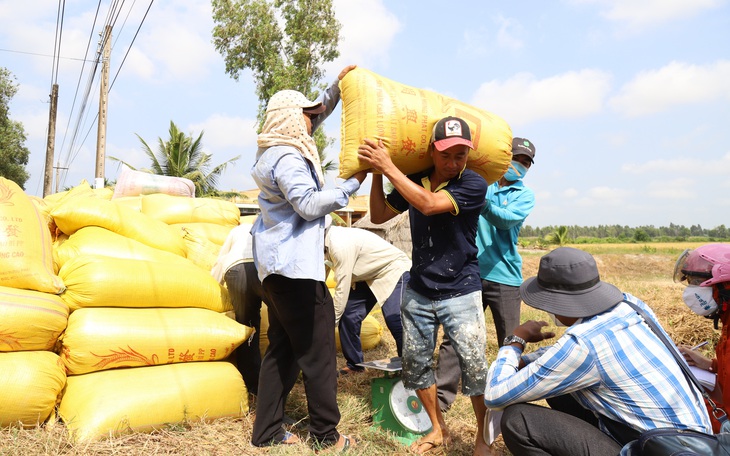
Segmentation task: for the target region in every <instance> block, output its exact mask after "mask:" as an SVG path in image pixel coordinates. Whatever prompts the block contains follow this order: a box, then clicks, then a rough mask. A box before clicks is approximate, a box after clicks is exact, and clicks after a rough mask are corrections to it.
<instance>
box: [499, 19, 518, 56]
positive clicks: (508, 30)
mask: <svg viewBox="0 0 730 456" xmlns="http://www.w3.org/2000/svg"><path fill="white" fill-rule="evenodd" d="M496 22H497V25H499V30H498V31H497V44H498V45H499V47H500V48H502V49H508V50H512V51H515V50H518V49H521V48H522V47H523V46H524V42H523V40H522V39H521V38H520V36H521V35H523V34H524V28H523V27H522V25H521V24H520V23H519V22H518V21H516V20H514V19H509V18H506V17H504V16H501V15H500V16H499V17H497V19H496Z"/></svg>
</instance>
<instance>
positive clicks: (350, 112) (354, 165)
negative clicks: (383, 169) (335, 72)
mask: <svg viewBox="0 0 730 456" xmlns="http://www.w3.org/2000/svg"><path fill="white" fill-rule="evenodd" d="M340 89H341V97H342V126H341V129H342V132H341V133H342V135H341V136H342V139H341V146H342V147H341V151H340V177H342V178H347V177H350V176H352V175H353V174H355V173H356V172H358V171H362V170H365V169H367V166H366V165H365V164H364V163H362V164H361V163H360V162H359V160H358V158H357V148H358V146H359V145H360V144H362V141H363V139H364V138H368V139H376V140H377V139H382V140H383V143H384V144H385V146H386V147H387V149H388V150H389V151H390V156H391V159H392V160H393V163H394V164H395V165H396V166H397V167H398V169H400V170H401V171H402V172H403V173H405V174H412V173H415V172H419V171H423V170H426V169H428V168H430V167H431V166H432V165H433V161H432V160H431V156H430V154H429V153H428V146H429V143H430V141H431V134H432V131H433V126H434V124H435V123H436V122H437V121H439V120H441V119H442V118H444V117H447V116H456V117H460V118H462V119H464V120H465V121H466V123H468V124H469V128H470V130H471V134H472V142H473V143H474V150H472V151H471V152H469V159H468V161H467V164H466V167H467V168H469V169H472V170H474V171H476V172H477V173H479V175H481V176H482V177H483V178H484V179H485V180H486V181H487V182H488V183H490V184H491V183H492V182H495V181H497V180H498V179H499V178H500V177H502V175H503V174H504V173H505V172H506V171H507V166H508V165H509V163H510V161H511V159H512V130H511V129H510V127H509V125H508V124H507V122H505V121H504V120H503V119H502V118H501V117H499V116H497V115H495V114H492V113H490V112H488V111H485V110H483V109H479V108H477V107H474V106H471V105H468V104H466V103H463V102H461V101H459V100H456V99H453V98H449V97H446V96H443V95H439V94H437V93H435V92H431V91H428V90H423V89H417V88H414V87H409V86H406V85H403V84H400V83H398V82H395V81H391V80H389V79H386V78H384V77H382V76H379V75H377V74H375V73H373V72H371V71H368V70H365V69H363V68H355V69H354V70H352V71H350V72H349V73H347V76H345V77H344V78H343V79H342V81H341V82H340Z"/></svg>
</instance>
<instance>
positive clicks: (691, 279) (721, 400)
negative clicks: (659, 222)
mask: <svg viewBox="0 0 730 456" xmlns="http://www.w3.org/2000/svg"><path fill="white" fill-rule="evenodd" d="M674 281H675V282H679V283H682V284H684V285H686V286H687V287H686V288H685V289H684V293H683V294H682V300H683V301H684V303H685V304H686V305H687V307H689V308H690V310H691V311H692V312H694V313H696V314H697V315H702V316H703V317H706V318H709V319H711V320H713V322H714V326H715V329H718V322H720V321H721V322H722V332H721V333H720V340H719V341H718V342H717V345H716V346H715V358H713V359H710V358H707V357H705V356H702V354H700V353H699V352H697V351H696V350H692V348H690V347H687V346H680V347H679V351H680V352H681V353H682V355H683V356H684V358H685V359H686V360H687V364H689V365H690V366H696V367H697V368H699V369H703V370H706V371H708V372H712V373H714V374H716V377H715V387H714V388H713V389H712V392H711V394H710V397H711V399H712V400H713V402H715V405H717V406H718V407H719V408H721V409H722V410H724V411H725V413H728V412H730V408H728V406H729V405H730V338H729V336H728V331H730V322H728V320H729V319H730V312H728V306H730V244H706V245H703V246H701V247H698V248H696V249H694V250H685V251H684V252H683V253H682V254H681V255H680V256H679V258H678V259H677V263H676V265H675V267H674ZM708 410H711V409H710V408H708ZM710 416H711V417H712V429H713V431H714V432H716V433H717V432H720V422H719V421H717V420H716V419H715V418H714V417H713V416H712V413H710Z"/></svg>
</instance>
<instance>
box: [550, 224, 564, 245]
mask: <svg viewBox="0 0 730 456" xmlns="http://www.w3.org/2000/svg"><path fill="white" fill-rule="evenodd" d="M548 242H550V243H551V244H558V245H559V246H563V245H565V244H567V243H568V227H567V226H559V227H558V229H556V230H555V231H553V232H552V233H551V234H549V235H548Z"/></svg>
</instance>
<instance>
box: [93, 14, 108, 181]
mask: <svg viewBox="0 0 730 456" xmlns="http://www.w3.org/2000/svg"><path fill="white" fill-rule="evenodd" d="M101 42H102V44H103V45H104V51H103V53H102V55H103V56H102V61H101V62H102V63H101V93H100V95H99V129H98V131H97V135H96V179H95V182H94V188H104V162H105V160H106V157H105V152H106V118H107V109H108V101H109V100H108V94H109V57H110V55H111V51H112V26H111V25H107V26H106V27H105V28H104V34H103V35H102V37H101Z"/></svg>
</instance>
